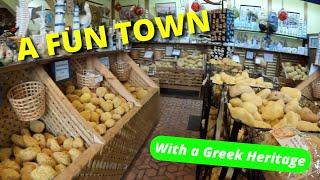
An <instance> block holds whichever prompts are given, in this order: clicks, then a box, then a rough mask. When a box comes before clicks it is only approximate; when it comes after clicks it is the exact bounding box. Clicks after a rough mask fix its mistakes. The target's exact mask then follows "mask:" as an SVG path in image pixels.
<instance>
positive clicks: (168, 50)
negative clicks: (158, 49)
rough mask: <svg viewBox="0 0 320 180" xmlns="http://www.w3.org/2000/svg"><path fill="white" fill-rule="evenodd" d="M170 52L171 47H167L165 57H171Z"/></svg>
mask: <svg viewBox="0 0 320 180" xmlns="http://www.w3.org/2000/svg"><path fill="white" fill-rule="evenodd" d="M172 51H173V47H172V46H167V47H166V56H171V55H172Z"/></svg>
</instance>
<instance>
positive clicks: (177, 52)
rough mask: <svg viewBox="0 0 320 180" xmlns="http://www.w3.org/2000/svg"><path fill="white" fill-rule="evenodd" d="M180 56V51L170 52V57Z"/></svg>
mask: <svg viewBox="0 0 320 180" xmlns="http://www.w3.org/2000/svg"><path fill="white" fill-rule="evenodd" d="M180 54H181V50H180V49H174V50H173V51H172V56H180Z"/></svg>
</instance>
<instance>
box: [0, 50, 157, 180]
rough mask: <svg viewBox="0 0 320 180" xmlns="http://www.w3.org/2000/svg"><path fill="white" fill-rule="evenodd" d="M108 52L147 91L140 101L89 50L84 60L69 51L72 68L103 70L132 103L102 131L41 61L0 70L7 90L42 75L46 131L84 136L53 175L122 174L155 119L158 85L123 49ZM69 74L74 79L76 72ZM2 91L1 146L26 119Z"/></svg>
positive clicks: (64, 177)
mask: <svg viewBox="0 0 320 180" xmlns="http://www.w3.org/2000/svg"><path fill="white" fill-rule="evenodd" d="M100 55H102V54H100ZM108 55H109V58H110V59H111V61H112V60H114V59H116V57H117V56H120V57H122V58H124V59H125V60H126V62H127V63H128V64H129V65H130V66H131V67H132V71H131V75H130V76H131V77H130V80H129V81H130V83H132V84H134V85H139V86H143V87H144V88H146V89H148V93H147V95H146V96H145V97H144V98H143V99H140V100H139V101H138V100H137V99H135V98H134V97H133V96H132V95H131V94H130V93H129V92H128V91H127V90H126V88H125V87H124V86H123V84H122V83H121V82H120V81H118V79H117V77H115V76H114V75H113V74H112V72H111V71H109V70H108V69H107V68H106V67H105V66H104V65H102V64H101V63H100V61H99V60H98V59H97V58H96V57H93V56H90V58H89V60H87V61H84V60H83V58H86V59H87V57H85V56H80V57H77V56H71V57H69V58H68V59H69V60H72V61H71V67H72V70H74V72H75V70H79V69H81V68H84V67H85V68H89V69H90V68H93V69H96V70H97V71H99V72H100V74H102V75H103V76H104V79H105V81H106V82H107V83H108V85H109V86H110V88H111V89H113V90H114V91H116V92H118V93H119V94H120V95H121V96H123V97H124V98H125V99H126V100H127V101H130V102H133V103H134V104H135V106H134V107H133V108H132V109H131V110H130V111H129V112H128V113H127V114H125V115H124V116H123V117H122V118H121V119H120V120H118V121H117V123H116V124H115V126H113V127H112V128H110V129H109V130H108V131H107V132H106V134H105V135H104V136H100V135H99V134H98V133H97V132H96V131H95V130H94V129H93V128H92V127H91V126H90V125H89V124H88V123H86V122H85V120H84V118H83V117H82V116H81V115H80V113H79V112H78V111H77V110H76V109H75V108H74V107H73V106H72V104H71V103H70V101H69V100H68V98H67V97H66V96H65V95H64V94H63V93H62V91H61V88H62V86H63V84H62V83H63V82H61V83H55V82H54V81H53V80H52V79H51V78H50V76H49V75H48V74H47V72H46V71H45V69H44V68H43V67H42V66H40V65H35V66H33V68H30V69H29V68H27V67H23V68H22V69H25V70H20V69H19V70H12V72H10V71H11V70H10V71H9V70H8V71H7V72H6V73H5V74H1V76H0V80H1V85H2V87H3V88H4V89H3V90H4V92H5V93H6V92H7V91H8V90H9V88H10V87H12V86H13V85H14V84H16V83H17V82H18V83H21V82H25V81H30V80H34V81H41V82H42V83H43V84H44V85H45V86H46V89H47V91H46V112H45V114H44V116H43V117H42V118H41V120H43V121H44V123H45V124H46V127H47V129H48V131H49V132H51V133H53V134H54V135H64V134H65V135H66V136H68V137H78V136H80V137H81V138H82V139H83V140H84V142H85V146H86V148H87V149H86V150H85V151H84V152H83V153H82V154H81V156H80V157H79V158H78V159H77V161H76V162H75V163H72V164H71V165H70V166H68V167H67V169H66V170H65V171H63V173H61V174H59V175H58V176H57V177H56V179H59V180H69V179H96V178H101V179H105V178H107V179H108V178H111V179H113V178H115V179H120V178H121V177H122V176H123V175H124V173H125V172H126V170H127V168H128V167H129V165H130V164H131V162H132V160H133V159H134V157H135V155H136V154H137V153H138V151H139V150H140V148H141V146H142V145H143V144H144V142H145V140H146V138H147V136H148V135H149V133H150V132H151V130H152V128H153V127H154V126H155V125H156V124H157V122H158V120H159V87H158V86H157V85H156V84H155V83H154V82H153V81H152V80H151V79H149V77H148V76H146V75H145V74H144V73H143V72H142V70H140V68H139V67H138V66H137V65H136V64H135V63H134V62H133V61H132V60H131V58H129V56H128V55H126V54H125V53H112V54H108ZM76 59H78V61H77V60H76ZM60 60H61V59H60ZM33 65H34V64H33ZM30 67H31V66H30ZM72 78H73V79H76V78H75V76H74V74H73V76H72ZM59 87H60V88H59ZM1 95H2V97H3V99H4V100H5V101H4V104H2V106H1V107H0V108H1V109H0V118H1V119H2V120H1V121H0V130H1V131H0V139H1V143H0V145H1V146H4V147H5V146H8V145H9V144H8V143H9V141H10V136H11V135H12V134H14V133H17V132H19V130H20V129H21V128H23V127H26V126H27V124H26V123H25V122H22V121H18V120H17V116H16V115H15V114H14V111H13V110H12V108H11V107H10V106H9V103H8V100H7V99H5V97H6V96H5V95H6V94H1Z"/></svg>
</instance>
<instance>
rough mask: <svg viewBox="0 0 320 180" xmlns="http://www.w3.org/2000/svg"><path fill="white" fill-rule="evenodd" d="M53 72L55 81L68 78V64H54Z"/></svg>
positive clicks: (63, 62)
mask: <svg viewBox="0 0 320 180" xmlns="http://www.w3.org/2000/svg"><path fill="white" fill-rule="evenodd" d="M54 70H55V72H54V74H55V80H56V81H61V80H65V79H69V78H70V70H69V62H68V61H67V60H65V61H58V62H55V63H54Z"/></svg>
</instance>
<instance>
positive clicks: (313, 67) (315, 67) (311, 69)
mask: <svg viewBox="0 0 320 180" xmlns="http://www.w3.org/2000/svg"><path fill="white" fill-rule="evenodd" d="M317 71H319V67H318V66H315V65H314V64H311V67H310V71H309V76H311V75H312V74H314V73H316V72H317Z"/></svg>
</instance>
